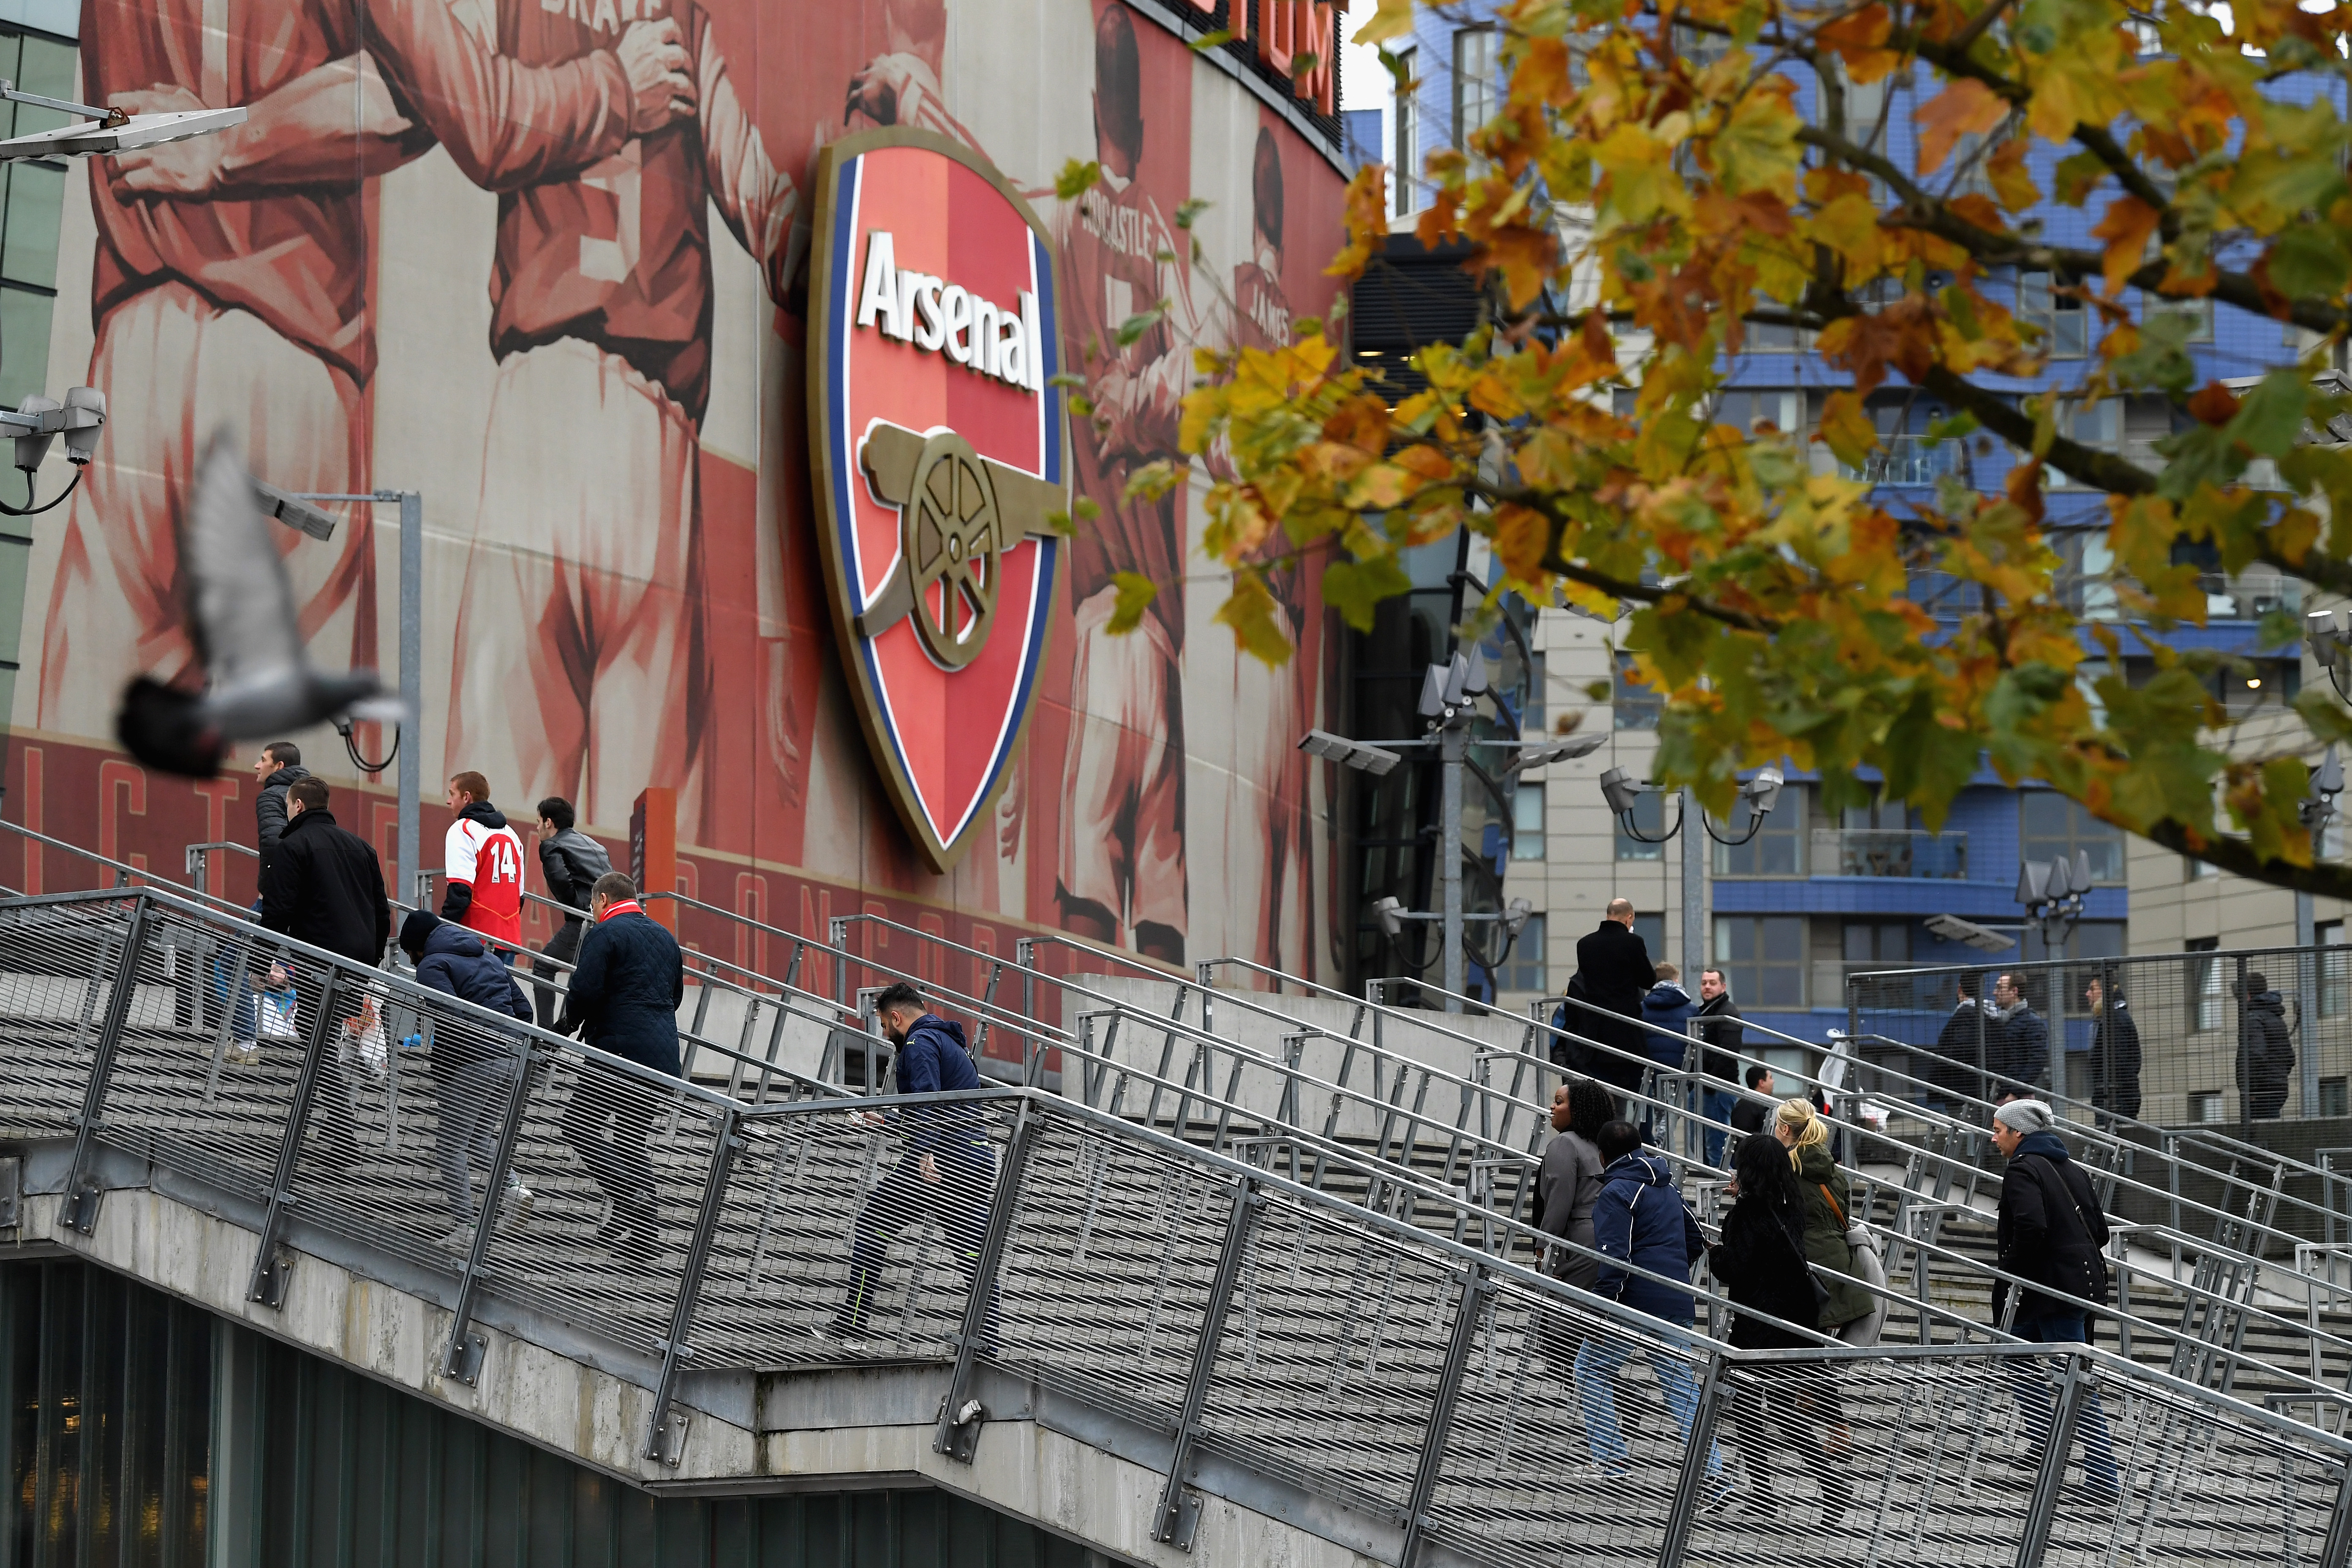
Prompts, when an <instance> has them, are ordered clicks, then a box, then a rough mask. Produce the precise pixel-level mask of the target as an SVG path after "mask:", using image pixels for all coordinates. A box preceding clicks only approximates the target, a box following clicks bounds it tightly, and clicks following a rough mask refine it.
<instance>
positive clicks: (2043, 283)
mask: <svg viewBox="0 0 2352 1568" xmlns="http://www.w3.org/2000/svg"><path fill="white" fill-rule="evenodd" d="M2070 287H2072V280H2071V279H2063V278H2062V279H2059V281H2058V282H2056V283H2055V284H2053V283H2052V281H2051V275H2050V274H2049V273H2047V272H2021V273H2019V274H2018V275H2017V313H2018V314H2019V315H2020V316H2021V317H2022V318H2024V319H2025V320H2026V321H2031V322H2032V324H2033V325H2035V326H2037V327H2039V328H2041V329H2042V332H2043V333H2044V334H2045V335H2044V336H2043V338H2042V348H2043V351H2044V352H2045V353H2048V354H2049V356H2050V357H2051V358H2052V359H2081V358H2082V357H2083V354H2084V351H2085V349H2086V348H2087V347H2088V346H2089V343H2090V333H2089V330H2088V327H2087V325H2086V324H2085V322H2084V315H2083V300H2082V297H2081V296H2080V295H2074V294H2062V293H2060V292H2059V290H2060V289H2066V288H2070Z"/></svg>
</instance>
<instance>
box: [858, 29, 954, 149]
mask: <svg viewBox="0 0 2352 1568" xmlns="http://www.w3.org/2000/svg"><path fill="white" fill-rule="evenodd" d="M858 113H863V114H864V115H865V116H866V118H867V119H869V120H871V121H874V123H875V124H877V125H912V126H915V127H917V128H918V129H919V130H923V131H936V132H939V133H940V135H942V136H945V137H947V138H949V139H950V141H955V142H962V143H963V144H964V145H965V146H967V147H969V148H971V150H972V151H973V152H975V153H980V152H984V151H985V149H984V148H982V146H981V144H980V141H979V139H978V138H977V137H975V136H973V135H972V133H971V131H970V130H968V129H966V128H965V126H964V123H963V122H962V121H960V120H958V119H957V118H956V117H955V116H954V115H952V114H950V113H949V112H948V105H947V97H946V95H945V94H943V93H942V92H940V79H939V77H938V75H937V74H936V73H935V72H933V70H932V69H931V68H930V65H929V62H928V61H926V60H925V59H924V58H923V57H922V56H920V55H918V54H914V53H911V52H907V51H900V52H898V53H896V54H887V55H877V56H875V57H874V58H872V59H870V60H868V61H866V64H865V65H863V66H861V67H859V68H858V70H857V74H856V76H853V77H851V78H850V79H849V102H848V104H847V106H846V107H845V110H843V113H842V118H843V119H844V120H845V121H846V120H847V119H848V118H849V117H850V116H851V115H853V114H858Z"/></svg>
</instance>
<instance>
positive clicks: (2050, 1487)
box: [2010, 1290, 2090, 1568]
mask: <svg viewBox="0 0 2352 1568" xmlns="http://www.w3.org/2000/svg"><path fill="white" fill-rule="evenodd" d="M2010 1294H2011V1297H2012V1298H2013V1297H2015V1296H2016V1295H2017V1292H2016V1291H2014V1290H2012V1291H2011V1292H2010ZM2089 1381H2090V1379H2089V1375H2088V1373H2086V1372H2085V1371H2084V1366H2083V1357H2082V1354H2081V1352H2073V1353H2070V1354H2069V1355H2068V1356H2067V1357H2066V1375H2065V1378H2064V1380H2063V1382H2061V1383H2060V1384H2059V1385H2058V1407H2057V1409H2055V1410H2054V1411H2053V1412H2052V1413H2051V1415H2050V1431H2049V1433H2048V1435H2047V1436H2046V1438H2045V1439H2044V1444H2043V1447H2042V1465H2041V1468H2040V1470H2039V1471H2038V1472H2037V1473H2036V1474H2035V1476H2034V1478H2033V1500H2032V1502H2031V1503H2029V1504H2027V1506H2026V1510H2025V1531H2024V1533H2023V1534H2022V1535H2021V1536H2020V1537H2019V1539H2018V1542H2017V1568H2042V1552H2044V1551H2045V1550H2046V1549H2047V1548H2048V1547H2049V1544H2050V1528H2051V1526H2052V1525H2053V1524H2054V1523H2056V1522H2057V1518H2058V1498H2059V1494H2060V1493H2061V1492H2062V1491H2063V1489H2064V1488H2065V1481H2066V1458H2067V1456H2068V1455H2069V1454H2070V1453H2072V1452H2073V1451H2074V1426H2075V1423H2076V1420H2077V1418H2078V1417H2079V1416H2080V1415H2081V1412H2082V1408H2083V1390H2084V1386H2085V1385H2086V1384H2088V1383H2089Z"/></svg>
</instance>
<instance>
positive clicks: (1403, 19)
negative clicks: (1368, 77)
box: [1348, 0, 1412, 44]
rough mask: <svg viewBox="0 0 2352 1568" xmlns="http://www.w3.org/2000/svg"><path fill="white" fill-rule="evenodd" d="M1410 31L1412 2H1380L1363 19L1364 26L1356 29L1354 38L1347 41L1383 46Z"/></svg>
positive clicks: (1389, 0) (1406, 0)
mask: <svg viewBox="0 0 2352 1568" xmlns="http://www.w3.org/2000/svg"><path fill="white" fill-rule="evenodd" d="M1410 32H1412V0H1381V3H1380V6H1379V8H1378V9H1377V10H1375V11H1374V12H1373V13H1372V14H1371V16H1369V17H1367V18H1366V19H1365V22H1364V25H1363V26H1360V27H1359V28H1357V29H1356V36H1355V37H1352V38H1350V39H1349V40H1348V41H1349V43H1353V44H1384V43H1386V42H1388V41H1389V40H1390V39H1391V38H1394V37H1402V35H1404V34H1406V33H1410Z"/></svg>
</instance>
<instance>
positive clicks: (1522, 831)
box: [1511, 783, 1544, 860]
mask: <svg viewBox="0 0 2352 1568" xmlns="http://www.w3.org/2000/svg"><path fill="white" fill-rule="evenodd" d="M1511 858H1512V859H1514V860H1540V859H1542V858H1544V786H1543V785H1541V784H1526V783H1522V784H1520V785H1519V787H1518V789H1517V792H1516V793H1515V794H1513V795H1512V796H1511Z"/></svg>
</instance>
